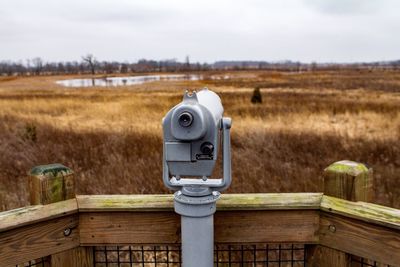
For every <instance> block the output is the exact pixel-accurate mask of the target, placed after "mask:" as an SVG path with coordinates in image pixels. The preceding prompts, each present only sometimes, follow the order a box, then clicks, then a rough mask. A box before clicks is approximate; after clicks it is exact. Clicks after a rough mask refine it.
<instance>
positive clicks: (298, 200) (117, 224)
mask: <svg viewBox="0 0 400 267" xmlns="http://www.w3.org/2000/svg"><path fill="white" fill-rule="evenodd" d="M335 164H336V166H335V165H333V166H332V165H331V166H330V167H329V168H327V170H326V171H325V179H328V180H329V182H327V183H326V185H327V186H328V185H329V190H330V191H329V195H328V194H324V193H284V194H223V195H222V197H221V199H220V200H219V201H218V204H217V213H216V214H215V241H216V242H219V243H261V242H262V243H302V244H307V246H306V254H307V266H326V267H329V266H350V261H349V257H350V255H357V256H360V257H365V258H369V259H373V260H376V261H378V262H381V263H385V264H390V265H391V266H400V210H397V209H393V208H388V207H384V206H380V205H376V204H372V203H367V202H363V201H360V199H358V197H354V194H356V195H357V196H363V197H366V198H367V199H368V198H370V197H371V195H370V193H368V192H369V191H368V190H370V188H371V187H370V184H369V183H370V181H371V180H372V179H371V177H372V176H371V173H372V171H371V170H370V169H367V168H365V166H364V167H362V166H361V167H360V165H358V164H355V163H350V162H339V163H335ZM337 165H341V166H340V167H338V166H337ZM346 166H347V167H346ZM53 167H54V166H53ZM43 169H46V168H43ZM59 169H60V172H62V173H61V174H60V172H49V173H44V171H36V173H35V175H36V176H40V179H39V178H37V177H36V178H37V179H38V181H39V182H33V183H32V184H36V186H37V188H36V197H35V201H37V203H35V204H36V205H33V206H29V207H25V208H20V209H16V210H11V211H5V212H2V213H0V266H15V265H16V264H21V263H23V262H26V261H28V260H32V259H37V258H41V257H45V256H48V255H51V256H49V258H48V263H47V264H48V266H93V250H92V249H91V246H97V245H122V244H176V243H179V242H180V220H179V217H178V215H176V214H175V213H174V211H173V198H172V196H171V195H78V196H76V197H73V198H70V195H71V194H65V193H63V191H64V189H65V188H68V190H72V187H71V186H70V184H71V183H70V184H69V185H68V184H66V181H65V177H66V178H67V181H70V180H71V177H70V176H71V174H72V172H70V171H68V170H66V169H63V168H61V167H60V168H59ZM328 176H329V178H326V177H328ZM54 177H56V178H57V179H58V181H57V182H54V181H52V179H54ZM36 178H35V177H31V179H32V180H34V179H36ZM335 179H338V180H339V181H336V180H335ZM357 179H368V182H365V181H364V182H361V181H358V180H357ZM49 180H50V181H49ZM354 183H357V184H358V185H357V187H358V189H357V190H353V189H351V190H349V186H348V185H349V184H350V185H352V184H354ZM332 184H337V185H338V186H337V187H336V188H338V192H336V193H337V194H339V195H340V197H341V198H337V196H338V195H335V194H336V193H335V191H334V190H333V189H332ZM346 184H347V185H346ZM344 185H346V186H344ZM360 187H361V189H360ZM58 188H61V189H58ZM362 188H364V189H362ZM340 190H345V194H343V191H340ZM363 190H367V191H368V192H363ZM325 191H327V190H325ZM52 194H62V195H60V196H58V197H55V196H53V195H52ZM41 196H45V197H44V198H43V199H45V200H46V203H49V204H45V205H42V204H41V200H40V199H42V197H41ZM345 196H346V197H345ZM343 198H349V199H343ZM54 199H56V201H49V200H54ZM361 200H362V199H361Z"/></svg>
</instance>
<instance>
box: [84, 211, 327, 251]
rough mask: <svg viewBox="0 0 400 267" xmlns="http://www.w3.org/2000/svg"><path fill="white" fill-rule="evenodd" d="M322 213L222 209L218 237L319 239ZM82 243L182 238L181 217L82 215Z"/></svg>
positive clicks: (220, 239)
mask: <svg viewBox="0 0 400 267" xmlns="http://www.w3.org/2000/svg"><path fill="white" fill-rule="evenodd" d="M318 227H319V214H318V211H313V210H299V211H295V210H293V211H220V212H217V213H216V214H215V228H214V229H215V241H216V242H230V243H240V242H241V243H246V242H252V243H254V242H291V243H296V242H299V243H317V242H318V236H317V232H318ZM80 241H81V244H82V245H99V244H143V243H144V244H146V243H148V244H151V243H152V244H167V243H169V244H170V243H179V242H180V218H179V215H177V214H175V213H174V212H154V213H152V212H143V213H140V212H108V213H106V212H102V213H97V212H96V213H94V212H90V213H82V214H81V215H80Z"/></svg>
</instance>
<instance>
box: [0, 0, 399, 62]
mask: <svg viewBox="0 0 400 267" xmlns="http://www.w3.org/2000/svg"><path fill="white" fill-rule="evenodd" d="M87 53H92V54H94V55H95V57H96V58H97V59H99V60H119V61H124V60H126V61H136V60H138V59H141V58H147V59H157V60H159V59H171V58H176V59H178V60H180V61H183V60H184V59H185V56H186V55H189V56H190V60H191V61H192V62H193V61H200V62H205V61H206V62H213V61H216V60H267V61H278V60H286V59H290V60H300V61H304V62H311V61H319V62H321V61H323V62H354V61H376V60H392V59H400V1H398V0H199V1H197V0H196V1H192V0H147V1H145V0H140V1H136V0H36V1H33V0H9V1H6V0H0V61H1V60H20V59H21V60H25V59H26V58H33V57H38V56H39V57H42V58H44V59H45V60H48V61H53V60H54V61H55V60H80V58H81V56H82V55H84V54H87Z"/></svg>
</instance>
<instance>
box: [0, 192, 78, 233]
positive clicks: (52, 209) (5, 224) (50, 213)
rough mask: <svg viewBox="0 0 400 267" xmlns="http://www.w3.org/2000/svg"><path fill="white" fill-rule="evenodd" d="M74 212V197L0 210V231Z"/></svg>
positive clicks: (76, 206) (76, 207)
mask: <svg viewBox="0 0 400 267" xmlns="http://www.w3.org/2000/svg"><path fill="white" fill-rule="evenodd" d="M75 213H78V205H77V203H76V199H69V200H66V201H60V202H56V203H53V204H48V205H35V206H28V207H24V208H20V209H14V210H9V211H4V212H0V233H1V232H4V231H8V230H10V229H14V228H18V227H22V226H25V225H29V224H33V223H37V222H42V221H47V220H51V219H54V218H58V217H62V216H65V215H71V214H75Z"/></svg>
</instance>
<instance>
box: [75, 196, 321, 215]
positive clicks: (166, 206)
mask: <svg viewBox="0 0 400 267" xmlns="http://www.w3.org/2000/svg"><path fill="white" fill-rule="evenodd" d="M321 198H322V194H321V193H282V194H223V195H222V196H221V199H220V200H218V202H217V209H218V210H275V209H277V210H290V209H319V206H320V202H321ZM77 201H78V207H79V211H83V212H88V211H172V210H173V196H172V194H169V195H81V196H77Z"/></svg>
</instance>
